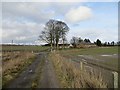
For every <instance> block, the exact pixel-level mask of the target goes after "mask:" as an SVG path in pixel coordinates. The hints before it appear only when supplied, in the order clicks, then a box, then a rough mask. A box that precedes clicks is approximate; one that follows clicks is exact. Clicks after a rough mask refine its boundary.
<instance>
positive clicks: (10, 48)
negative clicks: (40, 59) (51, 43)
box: [2, 45, 49, 52]
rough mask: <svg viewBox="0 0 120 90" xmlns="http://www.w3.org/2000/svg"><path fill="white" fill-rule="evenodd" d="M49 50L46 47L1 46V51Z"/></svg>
mask: <svg viewBox="0 0 120 90" xmlns="http://www.w3.org/2000/svg"><path fill="white" fill-rule="evenodd" d="M46 49H49V47H48V46H30V45H2V51H3V52H4V51H35V52H39V51H42V50H46Z"/></svg>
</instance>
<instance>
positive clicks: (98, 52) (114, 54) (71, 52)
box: [59, 47, 118, 70]
mask: <svg viewBox="0 0 120 90" xmlns="http://www.w3.org/2000/svg"><path fill="white" fill-rule="evenodd" d="M59 53H60V54H62V55H63V56H64V57H68V58H76V57H79V55H82V56H83V57H86V58H92V59H93V60H94V61H95V63H97V64H99V65H104V66H108V67H110V68H113V69H114V70H118V47H96V48H85V49H66V50H61V51H59ZM104 55H105V56H104Z"/></svg>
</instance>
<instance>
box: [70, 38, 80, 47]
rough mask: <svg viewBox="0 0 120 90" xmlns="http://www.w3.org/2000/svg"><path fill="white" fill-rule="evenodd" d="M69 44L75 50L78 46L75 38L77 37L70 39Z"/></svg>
mask: <svg viewBox="0 0 120 90" xmlns="http://www.w3.org/2000/svg"><path fill="white" fill-rule="evenodd" d="M70 43H71V44H72V45H73V47H74V48H76V47H77V45H78V44H79V38H77V37H72V39H71V41H70Z"/></svg>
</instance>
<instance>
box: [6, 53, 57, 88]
mask: <svg viewBox="0 0 120 90" xmlns="http://www.w3.org/2000/svg"><path fill="white" fill-rule="evenodd" d="M42 60H45V62H44V65H42V69H41V74H40V75H41V76H40V77H39V78H37V80H38V82H37V83H38V86H37V88H58V87H59V85H58V81H57V78H56V76H55V72H54V69H53V66H52V63H51V62H50V60H48V59H47V53H46V52H40V53H39V54H38V55H37V59H36V60H35V61H34V62H33V63H32V64H31V65H30V66H29V67H27V68H26V69H25V70H24V71H23V72H22V73H21V74H20V75H19V76H18V77H17V78H15V79H14V80H12V81H10V83H9V84H8V85H6V87H5V88H31V87H32V84H33V81H34V79H35V77H36V76H37V75H36V74H38V71H39V68H40V67H41V66H40V65H41V64H40V63H41V62H42Z"/></svg>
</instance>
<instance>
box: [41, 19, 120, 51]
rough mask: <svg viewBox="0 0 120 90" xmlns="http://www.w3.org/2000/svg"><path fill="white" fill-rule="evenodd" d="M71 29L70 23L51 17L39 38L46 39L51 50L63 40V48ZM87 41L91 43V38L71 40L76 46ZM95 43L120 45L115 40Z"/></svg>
mask: <svg viewBox="0 0 120 90" xmlns="http://www.w3.org/2000/svg"><path fill="white" fill-rule="evenodd" d="M68 31H69V27H68V25H67V24H66V23H65V22H63V21H59V20H54V19H50V20H49V21H48V22H47V23H46V24H45V27H44V30H43V31H42V32H41V34H40V35H39V40H42V41H45V42H46V43H48V44H49V45H50V47H51V50H53V49H58V45H59V44H58V43H59V42H60V41H62V43H63V48H64V45H65V42H66V41H67V39H66V35H67V33H68ZM82 42H85V43H91V41H90V39H84V40H83V39H82V38H80V37H72V39H71V40H70V43H71V44H72V45H73V46H74V47H76V46H77V45H78V44H80V43H82ZM94 44H96V45H97V46H114V45H120V41H119V42H117V44H115V42H114V41H112V42H105V43H102V42H101V40H100V39H97V40H96V41H95V42H94Z"/></svg>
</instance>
